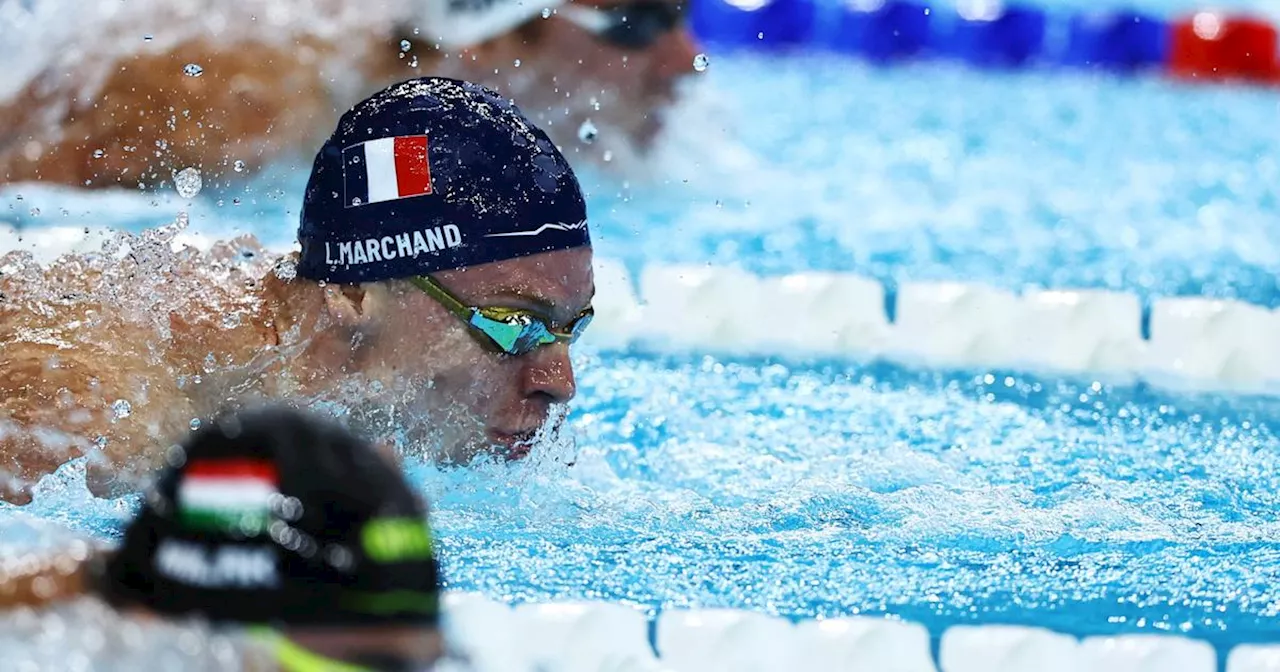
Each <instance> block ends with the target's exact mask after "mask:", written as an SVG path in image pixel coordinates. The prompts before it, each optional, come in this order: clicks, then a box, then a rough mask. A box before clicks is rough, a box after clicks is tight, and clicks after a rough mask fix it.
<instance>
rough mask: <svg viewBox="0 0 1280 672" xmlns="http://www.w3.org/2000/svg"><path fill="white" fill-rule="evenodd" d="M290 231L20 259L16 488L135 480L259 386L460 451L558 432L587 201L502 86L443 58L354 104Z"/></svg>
mask: <svg viewBox="0 0 1280 672" xmlns="http://www.w3.org/2000/svg"><path fill="white" fill-rule="evenodd" d="M298 241H299V243H300V244H301V252H300V253H299V254H296V255H287V256H285V257H282V258H274V259H273V258H268V257H267V255H266V254H265V253H263V252H262V251H261V249H260V248H256V247H255V246H253V245H252V244H246V245H243V246H239V247H236V246H234V245H233V246H225V247H224V248H223V252H228V251H231V254H223V255H222V256H219V254H217V253H215V254H212V255H204V254H200V253H197V252H195V251H192V250H188V253H186V254H177V255H175V254H174V253H172V252H171V251H170V250H169V246H168V242H167V241H164V240H160V241H158V242H154V241H153V242H152V243H149V242H148V241H147V239H145V238H144V239H143V240H141V241H135V242H134V243H133V244H132V247H131V248H129V249H127V250H126V251H122V252H120V253H119V254H116V255H91V256H87V257H79V256H68V257H65V258H63V259H62V260H60V261H59V262H57V263H55V264H54V265H53V266H52V268H49V269H44V268H41V267H39V266H36V265H35V264H34V263H30V260H29V258H28V259H27V261H26V264H25V265H24V264H23V262H22V259H21V258H18V257H19V256H20V255H15V256H14V257H11V259H12V262H11V263H10V265H9V267H8V270H9V272H7V273H6V274H4V275H0V296H2V297H3V299H4V300H3V301H0V311H2V312H0V460H3V462H2V463H0V465H2V466H3V468H5V469H7V470H8V471H9V475H10V478H9V480H8V481H7V482H5V483H4V484H3V486H4V487H3V491H4V496H5V498H6V499H9V500H10V501H14V502H23V501H27V500H28V499H29V486H30V485H31V484H32V483H33V482H34V480H35V479H38V478H39V477H40V476H41V475H43V474H47V473H50V472H51V471H53V470H54V469H56V468H57V467H58V466H59V465H60V464H62V463H64V462H65V461H67V460H68V459H71V458H74V457H78V456H80V455H88V456H89V460H88V464H87V471H88V474H89V482H88V485H89V489H90V490H91V491H92V492H93V493H94V494H96V495H99V496H104V495H118V494H123V493H125V492H128V491H129V490H130V489H131V488H134V487H136V483H134V482H131V481H132V479H131V478H130V477H131V476H135V475H140V474H144V473H146V472H148V471H150V470H151V469H153V468H154V467H155V466H156V465H157V464H158V459H159V457H160V455H159V454H158V453H157V451H154V450H147V449H146V448H145V447H147V446H152V445H154V444H155V437H157V436H172V435H174V434H175V433H177V432H179V431H182V430H183V429H184V428H186V426H187V425H188V424H198V423H199V422H201V421H203V420H205V419H208V418H209V417H211V416H212V415H214V414H216V413H218V412H221V411H222V410H224V409H226V408H233V407H235V406H236V405H237V404H240V403H243V402H244V400H255V399H263V398H266V399H293V400H298V403H306V404H328V405H330V406H332V407H333V412H334V413H335V414H337V415H341V416H342V417H344V418H346V419H347V420H349V422H350V423H351V424H352V425H354V426H356V428H357V429H358V430H359V431H361V432H362V433H364V434H365V435H366V436H370V437H373V438H376V439H378V440H386V441H391V442H394V443H397V444H398V445H399V446H400V447H402V448H403V447H407V446H412V447H413V448H414V449H415V450H421V451H423V452H424V453H426V454H427V455H428V456H430V457H434V458H437V459H441V460H444V461H446V462H466V461H468V460H470V459H471V458H472V457H474V456H476V455H481V454H484V455H496V456H498V457H499V458H505V459H518V458H522V457H524V456H526V455H527V454H528V453H529V452H530V450H531V448H532V446H533V445H534V443H535V442H536V441H540V440H543V439H550V438H553V437H554V436H555V434H556V430H557V429H558V428H559V426H560V423H559V420H561V419H562V418H563V413H564V411H565V406H564V405H565V404H566V403H567V402H568V401H569V400H570V399H572V398H573V396H574V393H575V381H574V372H573V365H572V363H571V361H570V358H569V346H570V344H571V343H573V342H574V341H575V340H576V339H577V338H578V336H579V335H580V334H581V333H582V332H583V330H584V329H585V328H586V327H587V325H588V324H589V323H590V321H591V318H592V314H593V313H592V307H591V304H592V298H593V295H594V292H595V286H594V280H593V275H592V262H591V259H592V250H591V240H590V236H589V234H588V229H587V211H586V204H585V202H584V200H583V196H582V191H581V189H580V187H579V184H578V180H577V178H576V176H575V175H574V172H573V169H572V168H571V167H570V166H569V164H568V162H567V161H566V159H565V157H564V155H563V154H561V153H560V151H559V150H558V149H557V148H556V147H555V145H553V144H552V142H551V141H550V140H549V139H548V137H547V136H546V134H545V133H543V132H542V131H541V130H540V129H539V128H538V127H537V126H535V125H533V123H532V122H531V121H529V120H528V119H527V118H526V117H525V116H523V114H522V113H521V112H520V110H519V109H517V108H516V107H515V106H514V105H513V104H512V103H511V102H510V101H509V100H508V99H507V98H505V97H504V96H501V95H498V94H497V93H495V92H493V91H491V90H489V89H485V88H483V87H480V86H478V85H475V84H472V83H468V82H462V81H458V80H453V79H445V78H437V77H428V78H419V79H413V80H409V81H407V82H403V83H401V84H397V85H394V86H391V87H389V88H387V89H385V90H383V91H381V92H379V93H377V94H375V95H374V96H372V97H371V98H369V99H367V100H365V101H363V102H361V103H359V104H358V105H356V106H355V107H354V108H353V109H352V110H351V111H349V112H348V113H347V114H346V115H344V116H343V117H342V120H341V121H340V122H339V124H338V127H337V129H336V130H335V131H334V133H333V135H332V136H331V137H330V138H329V140H328V141H327V142H326V143H325V144H324V146H323V147H322V148H321V150H320V151H319V153H318V154H317V155H316V157H315V162H314V166H313V169H312V172H311V178H310V181H309V183H308V185H307V189H306V193H305V195H304V197H303V205H302V213H301V225H300V227H299V229H298ZM232 255H234V256H232ZM246 256H253V257H254V258H255V259H256V260H257V261H258V262H259V263H258V266H255V267H253V268H249V269H245V268H242V267H241V266H239V265H237V264H236V263H235V262H236V261H237V260H243V259H244V258H245V257H246Z"/></svg>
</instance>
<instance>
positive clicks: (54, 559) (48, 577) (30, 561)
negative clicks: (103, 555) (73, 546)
mask: <svg viewBox="0 0 1280 672" xmlns="http://www.w3.org/2000/svg"><path fill="white" fill-rule="evenodd" d="M100 552H101V551H89V552H88V553H87V554H86V552H84V551H79V550H77V551H65V552H59V553H56V554H53V555H46V556H43V557H41V556H37V555H36V554H34V553H33V554H32V555H31V556H28V557H24V558H21V559H11V560H6V561H0V609H14V608H17V607H39V606H44V605H47V604H50V603H52V602H60V601H63V600H68V599H72V598H75V597H79V596H81V595H84V594H85V593H86V592H88V590H89V585H90V571H89V566H90V565H89V563H90V562H91V561H92V560H93V559H94V558H96V557H97V556H96V554H97V553H100Z"/></svg>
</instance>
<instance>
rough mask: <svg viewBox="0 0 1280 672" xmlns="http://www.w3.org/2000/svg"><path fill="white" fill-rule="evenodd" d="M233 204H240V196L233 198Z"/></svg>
mask: <svg viewBox="0 0 1280 672" xmlns="http://www.w3.org/2000/svg"><path fill="white" fill-rule="evenodd" d="M231 205H240V199H238V198H233V199H231Z"/></svg>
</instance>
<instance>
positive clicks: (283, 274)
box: [276, 258, 298, 282]
mask: <svg viewBox="0 0 1280 672" xmlns="http://www.w3.org/2000/svg"><path fill="white" fill-rule="evenodd" d="M276 277H277V278H280V279H281V280H284V281H286V282H288V281H290V280H293V279H295V278H297V277H298V264H297V263H295V262H294V261H293V260H292V259H287V258H286V259H281V260H280V261H279V262H278V263H276Z"/></svg>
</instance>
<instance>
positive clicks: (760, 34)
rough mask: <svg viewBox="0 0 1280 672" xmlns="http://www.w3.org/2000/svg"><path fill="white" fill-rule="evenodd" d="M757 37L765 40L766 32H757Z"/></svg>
mask: <svg viewBox="0 0 1280 672" xmlns="http://www.w3.org/2000/svg"><path fill="white" fill-rule="evenodd" d="M756 39H757V40H763V39H764V33H756Z"/></svg>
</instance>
